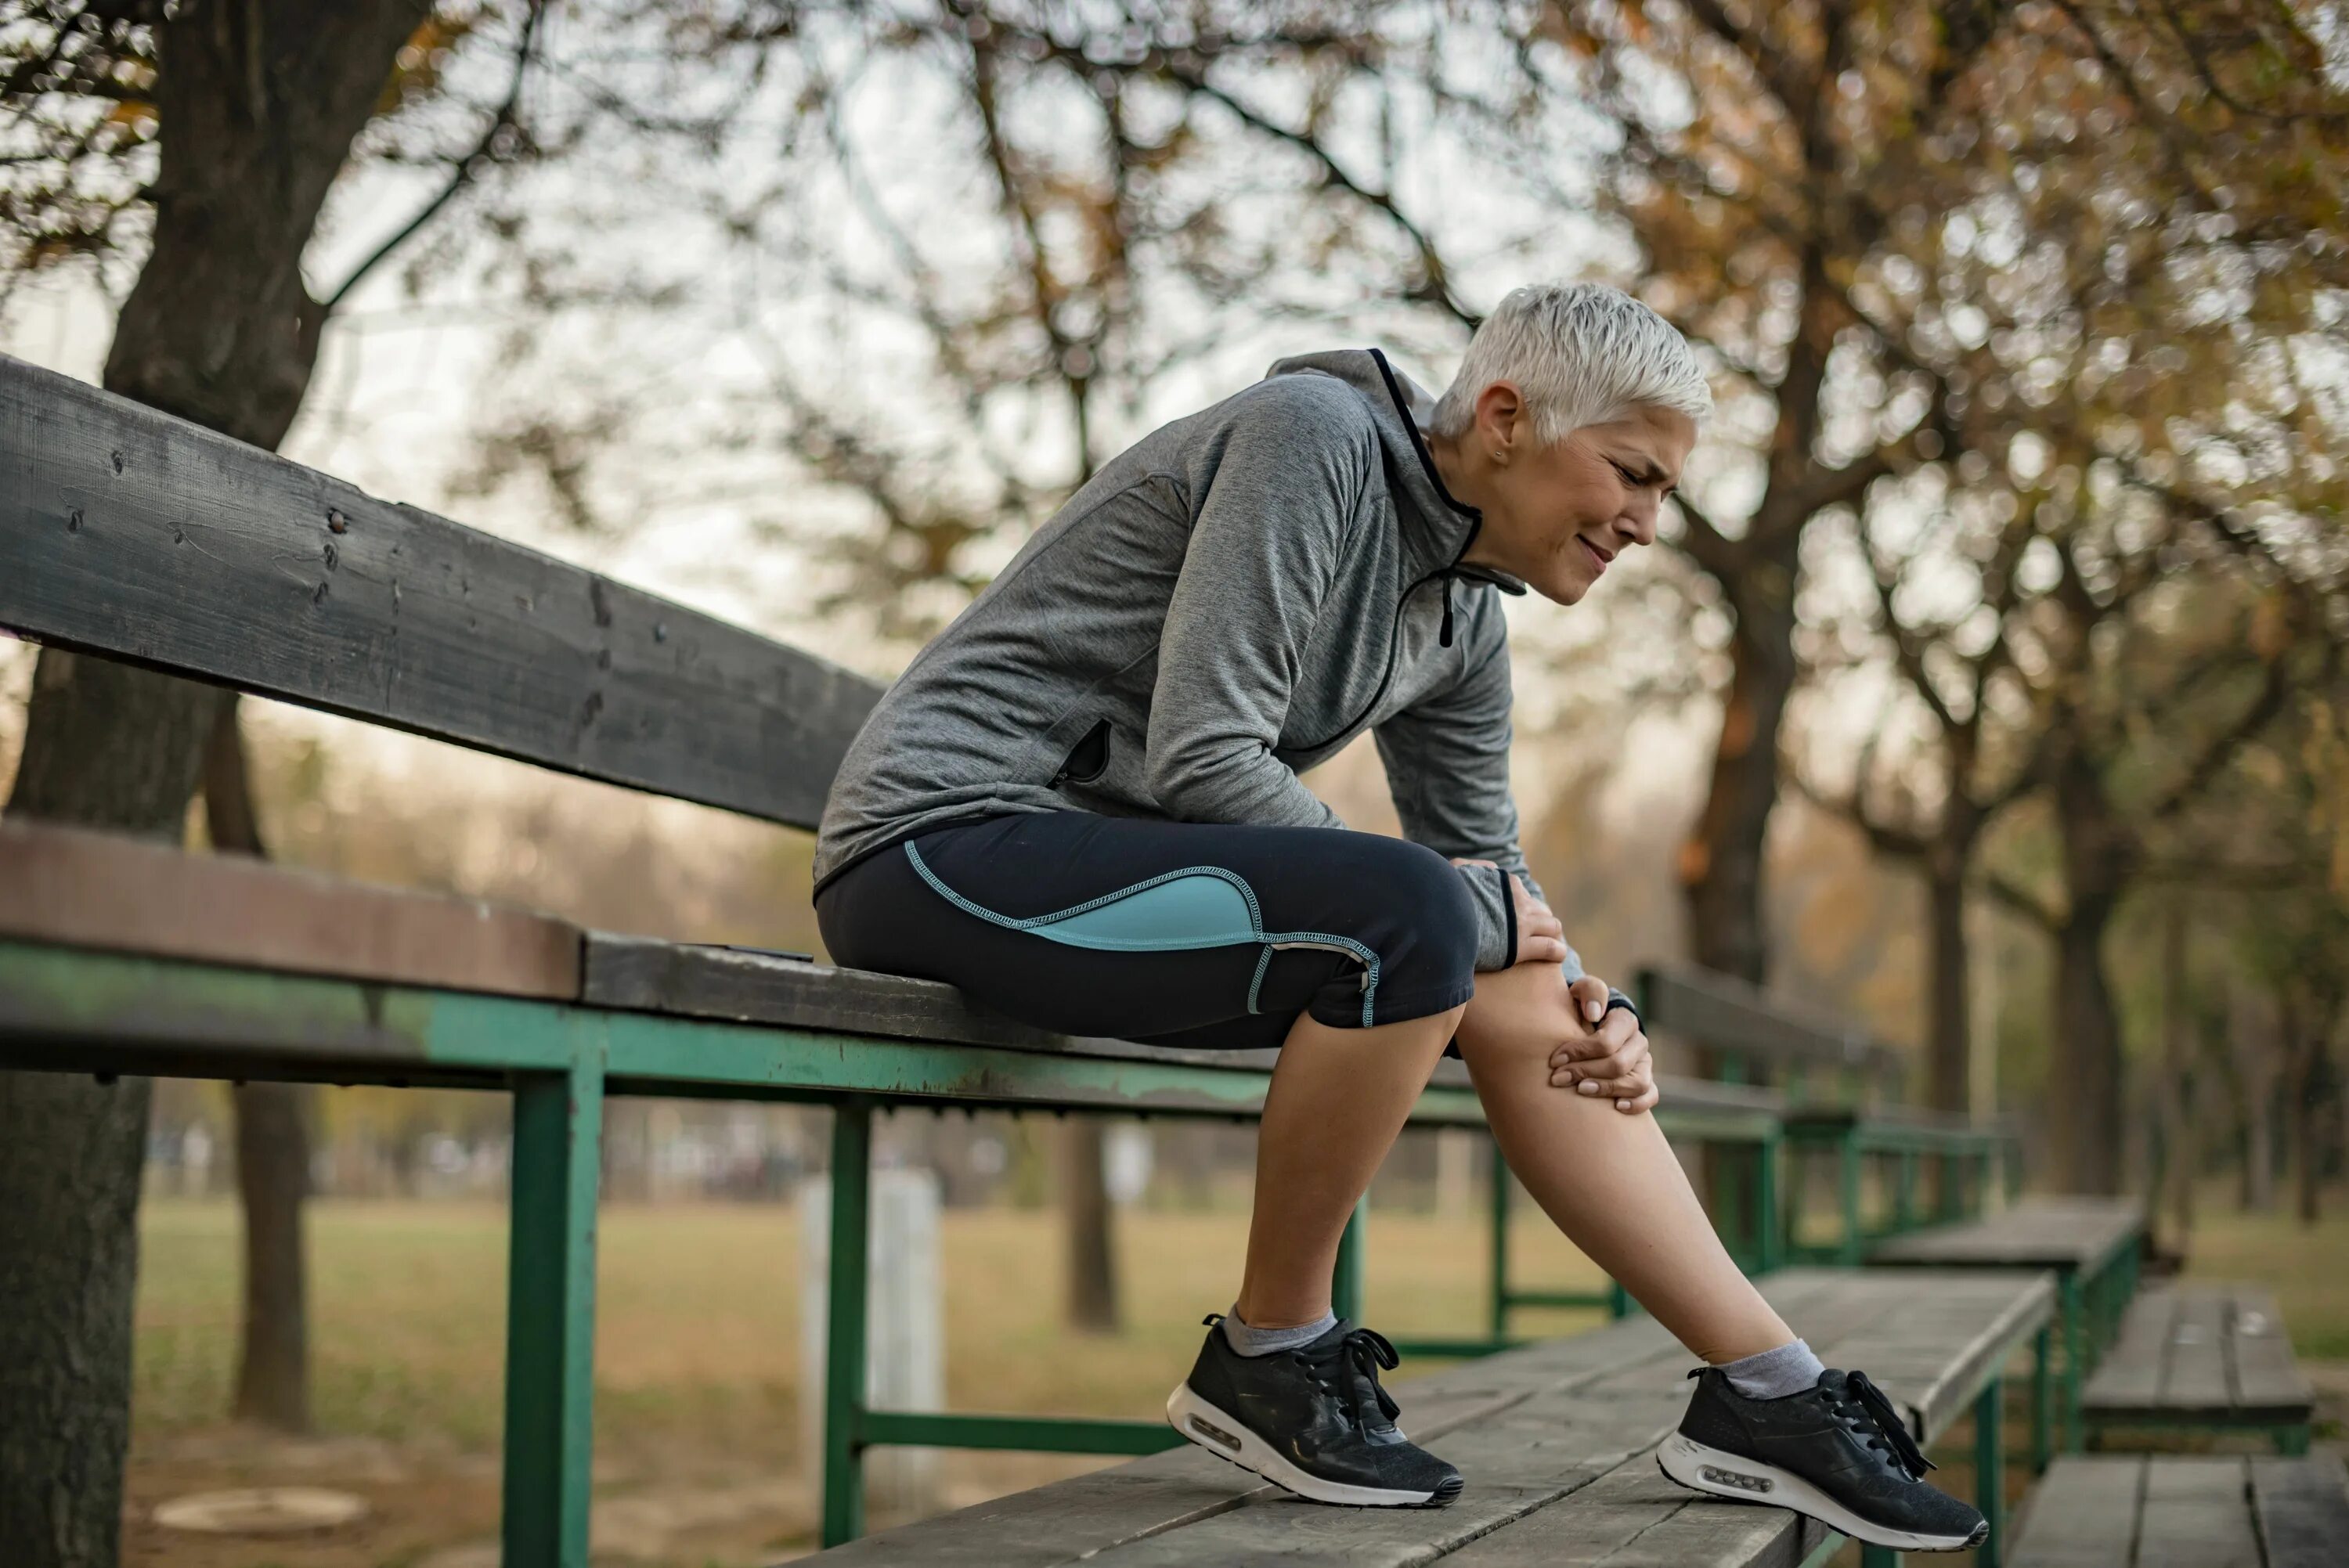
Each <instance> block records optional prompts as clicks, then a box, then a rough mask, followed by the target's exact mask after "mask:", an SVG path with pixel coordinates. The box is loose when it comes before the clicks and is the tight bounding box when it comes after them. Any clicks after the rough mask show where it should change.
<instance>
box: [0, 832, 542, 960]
mask: <svg viewBox="0 0 2349 1568" xmlns="http://www.w3.org/2000/svg"><path fill="white" fill-rule="evenodd" d="M0 937H15V938H18V939H22V940H27V941H36V942H45V943H58V944H68V945H73V946H83V947H97V948H106V949H111V950H115V951H123V952H134V953H145V954H155V955H158V956H162V957H171V958H187V959H194V960H197V961H200V962H203V963H212V964H235V965H248V966H250V967H253V968H257V969H272V970H278V971H283V972H285V973H289V974H295V975H341V976H346V977H347V978H351V979H357V980H373V981H383V982H387V983H391V984H398V985H431V986H439V987H443V988H446V989H450V990H458V991H489V992H494V993H497V994H499V995H509V996H543V997H552V998H556V999H559V1000H569V999H571V998H573V997H575V996H577V995H579V981H580V942H581V934H580V932H579V930H578V928H577V927H575V926H573V925H570V924H567V923H564V922H563V921H559V920H555V919H553V918H551V917H550V916H547V915H543V914H538V913H533V912H532V911H529V910H522V909H514V908H511V907H505V906H501V905H498V904H492V903H484V902H482V901H481V900H480V899H470V898H457V897H453V896H450V895H447V894H442V893H429V892H412V891H409V890H408V889H404V888H388V887H375V886H370V885H368V884H367V883H364V882H348V881H346V880H344V879H342V878H339V877H330V876H322V875H319V874H318V873H316V872H305V871H300V870H297V869H294V868H291V867H285V866H277V865H271V864H267V863H264V862H263V861H255V860H250V859H247V858H245V857H243V856H240V855H194V854H186V853H182V852H181V851H178V850H174V849H170V848H167V847H165V846H163V845H160V844H152V843H145V842H141V841H137V840H133V839H126V838H120V837H118V836H116V835H113V834H109V833H94V832H87V831H84V830H78V829H73V828H60V827H55V826H51V825H49V824H47V823H36V822H26V821H19V820H5V821H0Z"/></svg>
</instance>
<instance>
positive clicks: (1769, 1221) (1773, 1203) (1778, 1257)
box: [1754, 1129, 1786, 1274]
mask: <svg viewBox="0 0 2349 1568" xmlns="http://www.w3.org/2000/svg"><path fill="white" fill-rule="evenodd" d="M1784 1144H1785V1137H1784V1135H1783V1134H1781V1133H1780V1132H1778V1131H1777V1130H1775V1129H1773V1130H1771V1131H1769V1132H1767V1133H1765V1134H1764V1136H1763V1138H1762V1141H1761V1143H1760V1144H1759V1145H1758V1146H1757V1147H1756V1149H1755V1150H1754V1273H1756V1274H1768V1273H1769V1272H1770V1271H1771V1270H1773V1269H1775V1268H1776V1267H1778V1266H1779V1265H1780V1264H1783V1263H1784V1262H1785V1257H1786V1221H1785V1206H1784V1204H1783V1203H1782V1202H1781V1201H1780V1199H1779V1197H1778V1161H1779V1158H1780V1153H1781V1150H1782V1147H1783V1145H1784Z"/></svg>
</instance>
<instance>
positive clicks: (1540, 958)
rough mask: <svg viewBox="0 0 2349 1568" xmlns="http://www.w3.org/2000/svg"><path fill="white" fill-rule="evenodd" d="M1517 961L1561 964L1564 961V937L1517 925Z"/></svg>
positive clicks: (1521, 962)
mask: <svg viewBox="0 0 2349 1568" xmlns="http://www.w3.org/2000/svg"><path fill="white" fill-rule="evenodd" d="M1517 962H1518V963H1520V964H1535V963H1541V964H1563V963H1565V962H1566V938H1565V937H1564V936H1560V935H1552V936H1543V935H1539V934H1536V933H1532V932H1528V931H1526V930H1525V929H1524V928H1523V927H1519V928H1518V931H1517Z"/></svg>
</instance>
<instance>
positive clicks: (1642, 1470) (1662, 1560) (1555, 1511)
mask: <svg viewBox="0 0 2349 1568" xmlns="http://www.w3.org/2000/svg"><path fill="white" fill-rule="evenodd" d="M1826 1538H1827V1531H1826V1526H1824V1525H1821V1524H1817V1523H1815V1522H1812V1521H1810V1520H1806V1519H1800V1518H1797V1517H1796V1516H1795V1515H1793V1514H1790V1513H1787V1512H1786V1511H1784V1510H1783V1509H1775V1508H1760V1507H1741V1506H1739V1505H1738V1504H1736V1503H1733V1502H1728V1501H1713V1500H1712V1499H1707V1498H1700V1497H1697V1496H1696V1495H1695V1494H1693V1493H1692V1492H1690V1491H1687V1490H1685V1489H1684V1488H1682V1487H1680V1486H1677V1485H1675V1484H1673V1482H1672V1481H1671V1480H1670V1479H1669V1478H1668V1477H1666V1476H1665V1475H1664V1473H1663V1471H1662V1470H1659V1469H1658V1468H1657V1467H1656V1465H1655V1464H1654V1463H1653V1462H1652V1460H1651V1458H1650V1456H1649V1455H1647V1454H1642V1455H1640V1457H1639V1458H1638V1459H1637V1460H1633V1461H1631V1462H1630V1463H1627V1464H1622V1465H1619V1466H1617V1467H1616V1468H1615V1469H1614V1470H1609V1472H1608V1473H1607V1474H1606V1475H1604V1476H1601V1477H1600V1478H1599V1480H1596V1481H1593V1482H1592V1483H1591V1484H1590V1485H1588V1486H1587V1487H1584V1488H1583V1489H1581V1490H1580V1491H1577V1492H1575V1493H1574V1494H1573V1496H1572V1498H1571V1499H1570V1500H1568V1503H1566V1504H1562V1505H1554V1506H1551V1507H1548V1508H1544V1509H1540V1510H1538V1511H1535V1512H1534V1513H1531V1514H1529V1515H1527V1516H1526V1518H1524V1519H1521V1520H1518V1521H1516V1522H1515V1523H1512V1524H1509V1525H1507V1526H1506V1527H1504V1528H1502V1529H1500V1530H1496V1531H1495V1532H1492V1533H1491V1534H1489V1535H1485V1536H1482V1537H1479V1538H1478V1539H1476V1540H1475V1541H1472V1542H1469V1543H1468V1544H1467V1545H1465V1546H1464V1547H1462V1548H1461V1549H1460V1550H1459V1551H1457V1552H1453V1553H1446V1554H1445V1555H1444V1558H1443V1559H1442V1561H1443V1563H1444V1568H1600V1565H1602V1564H1603V1565H1604V1568H1798V1565H1799V1564H1800V1563H1803V1562H1805V1561H1806V1560H1807V1559H1808V1558H1809V1556H1810V1554H1811V1553H1813V1552H1814V1551H1816V1550H1817V1549H1818V1547H1819V1546H1820V1545H1822V1544H1823V1543H1825V1542H1826Z"/></svg>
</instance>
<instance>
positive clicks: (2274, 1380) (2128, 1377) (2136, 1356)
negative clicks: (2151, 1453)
mask: <svg viewBox="0 0 2349 1568" xmlns="http://www.w3.org/2000/svg"><path fill="white" fill-rule="evenodd" d="M2315 1405H2316V1391H2315V1389H2314V1388H2313V1387H2312V1386H2311V1385H2310V1383H2309V1381H2308V1377H2307V1376H2306V1375H2305V1374H2303V1373H2302V1371H2301V1369H2300V1367H2299V1364H2298V1363H2297V1362H2295V1361H2294V1360H2293V1359H2292V1340H2291V1338H2290V1336H2287V1335H2286V1334H2285V1332H2284V1325H2283V1318H2282V1315H2280V1314H2278V1313H2277V1311H2276V1305H2275V1296H2274V1295H2273V1294H2271V1292H2269V1291H2268V1290H2266V1289H2264V1288H2263V1287H2261V1286H2258V1285H2251V1284H2212V1283H2204V1282H2199V1281H2198V1282H2195V1283H2191V1284H2185V1283H2181V1284H2170V1285H2165V1286H2163V1287H2161V1288H2160V1289H2158V1290H2149V1291H2147V1292H2145V1293H2144V1294H2143V1295H2139V1296H2138V1297H2137V1299H2136V1300H2135V1301H2134V1302H2132V1303H2130V1304H2129V1308H2128V1311H2127V1313H2126V1314H2125V1315H2123V1316H2122V1319H2121V1328H2120V1335H2119V1336H2118V1337H2117V1338H2116V1339H2115V1340H2114V1342H2113V1347H2112V1349H2111V1351H2110V1352H2108V1353H2107V1354H2106V1357H2105V1361H2104V1364H2103V1365H2102V1366H2101V1367H2099V1368H2098V1369H2097V1372H2096V1375H2095V1377H2093V1378H2091V1379H2089V1382H2088V1386H2087V1387H2086V1389H2085V1391H2084V1392H2083V1394H2082V1396H2081V1415H2082V1418H2084V1419H2085V1421H2086V1422H2087V1426H2088V1434H2089V1440H2090V1442H2091V1444H2092V1445H2094V1446H2099V1447H2110V1446H2112V1443H2113V1440H2114V1439H2113V1434H2112V1430H2111V1429H2114V1428H2120V1427H2130V1428H2136V1427H2202V1428H2218V1429H2251V1430H2257V1431H2264V1432H2267V1433H2269V1434H2270V1435H2271V1436H2272V1437H2273V1438H2274V1439H2275V1441H2276V1443H2277V1445H2278V1446H2279V1447H2280V1448H2282V1449H2283V1450H2284V1451H2285V1452H2287V1453H2293V1452H2305V1451H2306V1449H2307V1446H2308V1425H2309V1419H2310V1417H2311V1415H2312V1413H2313V1411H2314V1409H2315ZM2343 1556H2344V1559H2349V1540H2344V1542H2343Z"/></svg>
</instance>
